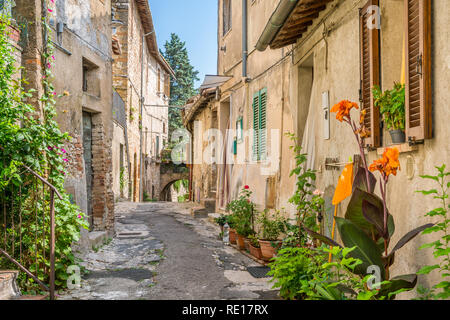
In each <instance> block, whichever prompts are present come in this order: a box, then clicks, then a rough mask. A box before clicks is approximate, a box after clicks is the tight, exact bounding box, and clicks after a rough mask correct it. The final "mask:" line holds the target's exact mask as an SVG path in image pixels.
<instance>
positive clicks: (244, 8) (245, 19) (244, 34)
mask: <svg viewBox="0 0 450 320" xmlns="http://www.w3.org/2000/svg"><path fill="white" fill-rule="evenodd" d="M247 9H248V3H247V0H242V77H244V78H247V59H248V28H247V27H248V13H247V11H248V10H247Z"/></svg>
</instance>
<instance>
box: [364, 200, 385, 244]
mask: <svg viewBox="0 0 450 320" xmlns="http://www.w3.org/2000/svg"><path fill="white" fill-rule="evenodd" d="M362 213H363V216H364V218H366V220H367V221H369V222H370V223H371V224H372V225H373V226H374V227H375V228H376V229H377V231H378V233H379V234H381V235H382V236H383V237H385V234H384V217H383V216H384V212H383V208H381V210H380V208H378V207H377V206H376V205H374V204H372V203H370V202H369V201H367V200H365V199H363V201H362Z"/></svg>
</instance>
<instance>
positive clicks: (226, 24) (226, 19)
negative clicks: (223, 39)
mask: <svg viewBox="0 0 450 320" xmlns="http://www.w3.org/2000/svg"><path fill="white" fill-rule="evenodd" d="M231 1H232V0H223V35H226V34H227V32H228V31H230V29H231Z"/></svg>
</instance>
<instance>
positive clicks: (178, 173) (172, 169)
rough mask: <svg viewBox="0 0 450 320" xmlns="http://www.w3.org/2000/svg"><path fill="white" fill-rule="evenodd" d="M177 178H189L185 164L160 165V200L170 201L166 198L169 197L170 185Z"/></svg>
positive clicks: (177, 179)
mask: <svg viewBox="0 0 450 320" xmlns="http://www.w3.org/2000/svg"><path fill="white" fill-rule="evenodd" d="M179 180H189V170H188V169H187V168H186V166H185V165H179V166H176V165H173V164H167V165H161V175H160V186H161V188H160V190H161V192H160V194H159V200H160V201H170V200H167V199H169V197H170V187H171V186H172V185H173V184H174V183H175V182H177V181H179Z"/></svg>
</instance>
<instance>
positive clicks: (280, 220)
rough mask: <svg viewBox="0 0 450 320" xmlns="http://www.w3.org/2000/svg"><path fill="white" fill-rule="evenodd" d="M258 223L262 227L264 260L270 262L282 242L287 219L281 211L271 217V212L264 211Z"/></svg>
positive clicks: (260, 242) (260, 241)
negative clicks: (281, 236)
mask: <svg viewBox="0 0 450 320" xmlns="http://www.w3.org/2000/svg"><path fill="white" fill-rule="evenodd" d="M258 223H259V225H260V226H261V230H260V234H261V238H260V239H259V245H260V246H261V253H262V257H263V260H266V261H269V260H270V259H272V258H273V256H274V255H275V254H276V253H277V250H278V249H279V248H280V246H281V244H282V241H281V240H279V237H280V235H281V234H282V233H283V232H285V231H286V225H287V219H286V218H284V217H283V216H282V215H281V214H280V212H279V211H277V212H275V214H274V215H273V216H272V217H270V216H269V211H268V210H264V211H263V212H261V214H260V215H259V217H258Z"/></svg>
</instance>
